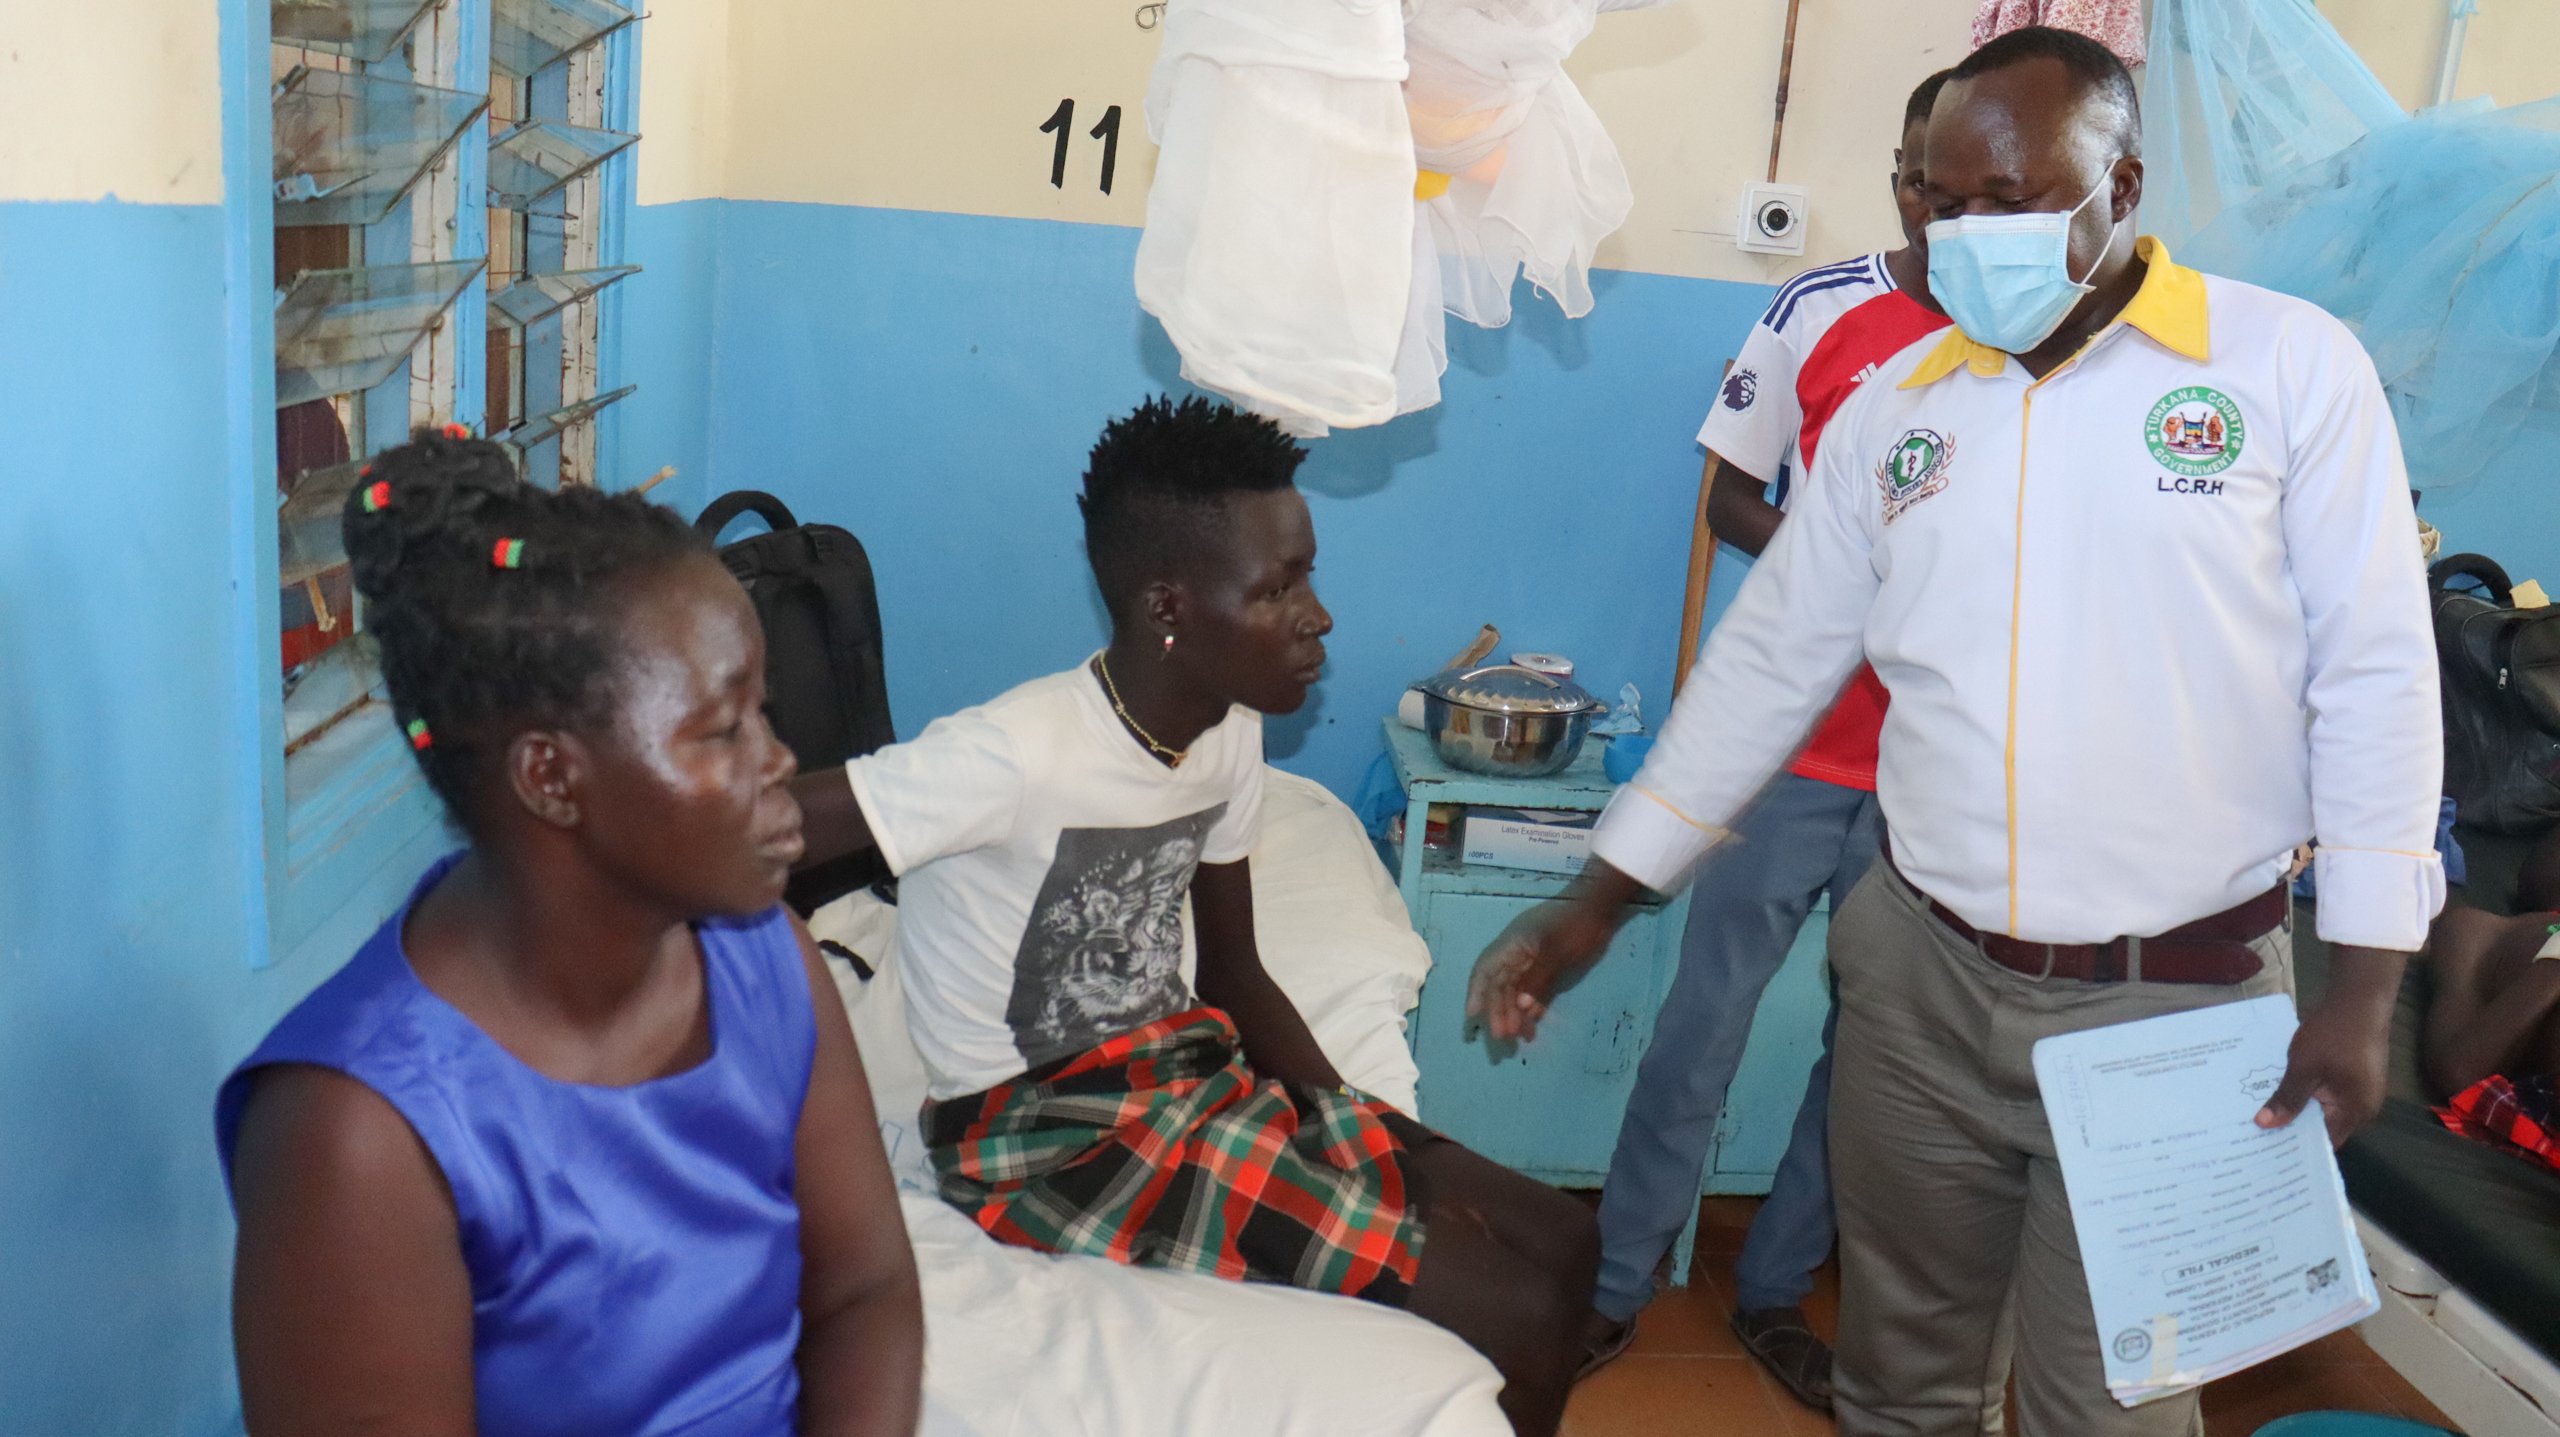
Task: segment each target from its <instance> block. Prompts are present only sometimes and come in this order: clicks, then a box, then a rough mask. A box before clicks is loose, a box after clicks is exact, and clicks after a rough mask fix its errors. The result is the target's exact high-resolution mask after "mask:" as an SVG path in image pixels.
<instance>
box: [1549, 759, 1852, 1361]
mask: <svg viewBox="0 0 2560 1437" xmlns="http://www.w3.org/2000/svg"><path fill="white" fill-rule="evenodd" d="M1882 832H1883V821H1882V819H1881V817H1880V816H1879V815H1878V813H1877V810H1876V797H1875V795H1874V794H1872V793H1866V792H1863V791H1861V790H1858V789H1854V788H1844V787H1842V786H1840V785H1839V784H1835V783H1825V782H1823V781H1822V780H1820V779H1813V778H1804V777H1801V776H1799V775H1797V774H1792V773H1782V774H1780V775H1778V777H1777V778H1776V779H1775V780H1774V781H1772V782H1771V783H1770V785H1769V787H1768V789H1767V790H1766V791H1764V792H1763V793H1762V794H1761V795H1760V797H1759V798H1758V799H1757V800H1755V801H1754V802H1753V803H1752V805H1751V807H1750V808H1749V809H1748V810H1747V811H1745V812H1744V814H1743V816H1742V818H1741V819H1740V821H1739V822H1738V823H1737V824H1736V825H1735V828H1734V836H1733V838H1731V839H1730V840H1728V841H1727V842H1725V843H1723V844H1721V845H1719V846H1718V847H1717V848H1716V849H1715V851H1714V852H1713V853H1712V854H1710V855H1709V857H1708V859H1707V861H1706V863H1705V865H1704V866H1703V867H1702V868H1701V869H1700V870H1699V872H1698V878H1697V884H1696V887H1695V888H1694V889H1693V890H1692V895H1691V897H1690V900H1689V926H1688V930H1687V931H1686V932H1685V933H1683V934H1682V935H1681V939H1680V970H1679V972H1678V973H1677V974H1676V975H1675V976H1674V977H1673V978H1672V981H1671V991H1670V993H1669V994H1668V995H1667V996H1665V997H1664V999H1663V1001H1662V1011H1661V1012H1660V1013H1659V1014H1658V1015H1656V1017H1655V1018H1654V1023H1653V1043H1652V1045H1651V1046H1650V1047H1649V1048H1647V1049H1646V1050H1645V1055H1644V1062H1643V1064H1642V1065H1641V1066H1640V1067H1638V1068H1637V1070H1636V1086H1635V1091H1634V1092H1633V1093H1632V1094H1630V1095H1629V1097H1628V1099H1627V1114H1626V1118H1625V1119H1624V1121H1623V1122H1622V1123H1621V1124H1620V1126H1619V1128H1618V1147H1617V1151H1616V1153H1615V1154H1614V1155H1613V1156H1612V1157H1611V1158H1610V1160H1609V1181H1608V1186H1607V1188H1606V1189H1605V1190H1604V1191H1603V1192H1602V1193H1601V1196H1600V1243H1601V1262H1600V1290H1599V1294H1598V1296H1597V1297H1596V1298H1595V1299H1594V1305H1595V1306H1596V1307H1598V1308H1599V1309H1600V1311H1601V1312H1602V1313H1603V1314H1604V1315H1606V1316H1608V1317H1609V1318H1611V1319H1613V1320H1617V1321H1624V1320H1625V1319H1626V1318H1628V1317H1631V1316H1633V1315H1634V1314H1635V1312H1636V1309H1638V1308H1640V1307H1642V1306H1644V1305H1645V1303H1646V1302H1648V1301H1649V1300H1651V1299H1652V1297H1653V1273H1654V1269H1655V1268H1656V1267H1657V1266H1659V1265H1660V1264H1661V1262H1662V1257H1663V1254H1664V1253H1667V1252H1669V1251H1670V1250H1671V1245H1672V1244H1673V1243H1674V1242H1676V1241H1678V1240H1679V1237H1680V1230H1681V1229H1682V1228H1684V1227H1686V1226H1687V1225H1688V1223H1689V1219H1690V1217H1691V1215H1693V1214H1694V1213H1696V1211H1697V1209H1698V1189H1699V1187H1700V1185H1701V1183H1702V1181H1703V1179H1704V1177H1705V1174H1706V1165H1707V1151H1708V1149H1709V1148H1711V1147H1713V1146H1714V1144H1715V1135H1716V1120H1717V1118H1718V1117H1719V1116H1720V1115H1721V1114H1722V1113H1723V1111H1724V1097H1725V1089H1726V1088H1727V1087H1729V1086H1730V1085H1731V1084H1732V1082H1733V1075H1734V1072H1735V1070H1736V1069H1738V1068H1740V1067H1741V1066H1742V1048H1743V1044H1744V1042H1745V1041H1746V1040H1748V1039H1749V1038H1750V1036H1751V1019H1752V1015H1753V1013H1754V1012H1755V1011H1756V1010H1757V1009H1758V1008H1759V1006H1760V993H1761V990H1762V989H1764V988H1766V987H1768V986H1769V979H1770V978H1771V977H1773V976H1775V975H1776V973H1777V971H1778V969H1779V968H1780V967H1781V966H1782V965H1784V964H1785V962H1786V959H1787V950H1788V949H1789V948H1790V947H1792V946H1793V945H1794V943H1795V940H1796V932H1797V930H1798V929H1801V928H1802V927H1803V926H1804V920H1805V918H1806V916H1807V915H1808V914H1810V913H1811V912H1812V911H1813V904H1814V900H1815V899H1817V898H1819V897H1820V896H1821V895H1822V894H1823V893H1824V892H1826V891H1828V892H1829V893H1830V894H1831V897H1832V902H1833V903H1834V904H1835V905H1836V904H1837V903H1838V902H1839V901H1840V900H1841V899H1843V898H1846V897H1847V896H1848V894H1849V890H1850V889H1852V888H1855V887H1856V886H1857V884H1858V880H1859V878H1860V877H1862V876H1864V875H1865V873H1866V871H1867V865H1868V864H1869V863H1872V862H1873V861H1874V860H1875V856H1876V852H1877V845H1878V843H1879V841H1880V838H1881V835H1882ZM1833 1016H1835V1017H1836V1013H1835V1014H1834V1015H1833ZM1832 1026H1833V1018H1832V1017H1826V1018H1825V1019H1824V1020H1823V1025H1822V1057H1821V1059H1820V1060H1819V1061H1818V1062H1816V1063H1815V1064H1814V1068H1813V1072H1812V1075H1811V1076H1810V1078H1809V1079H1808V1081H1807V1083H1806V1085H1805V1094H1804V1100H1803V1101H1802V1102H1801V1103H1799V1104H1798V1105H1797V1107H1796V1121H1795V1129H1794V1131H1793V1132H1792V1133H1791V1134H1790V1135H1789V1137H1788V1139H1787V1152H1786V1156H1785V1158H1783V1159H1782V1160H1781V1161H1780V1162H1779V1164H1778V1174H1777V1179H1776V1181H1775V1183H1774V1184H1773V1185H1772V1186H1771V1187H1770V1189H1769V1200H1768V1202H1767V1203H1766V1204H1764V1205H1763V1206H1762V1207H1761V1209H1760V1213H1759V1216H1758V1217H1757V1218H1755V1219H1754V1220H1753V1222H1752V1224H1751V1231H1750V1234H1749V1236H1747V1237H1746V1238H1745V1239H1744V1240H1743V1245H1742V1256H1741V1257H1740V1259H1739V1260H1738V1261H1737V1262H1736V1263H1735V1265H1734V1282H1735V1287H1736V1289H1737V1291H1736V1292H1735V1295H1734V1298H1735V1306H1736V1307H1737V1308H1738V1309H1740V1310H1741V1311H1745V1312H1751V1311H1757V1310H1759V1309H1761V1308H1769V1307H1787V1306H1791V1305H1794V1304H1796V1303H1800V1302H1802V1301H1803V1300H1804V1298H1805V1296H1806V1294H1808V1293H1810V1292H1812V1291H1813V1273H1814V1270H1815V1269H1816V1268H1819V1267H1820V1266H1822V1263H1823V1259H1824V1258H1826V1257H1828V1256H1829V1255H1830V1252H1831V1241H1832V1236H1833V1221H1832V1211H1831V1161H1830V1154H1829V1150H1828V1149H1829V1137H1830V1094H1831V1033H1832Z"/></svg>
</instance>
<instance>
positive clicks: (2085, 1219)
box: [2035, 994, 2379, 1407]
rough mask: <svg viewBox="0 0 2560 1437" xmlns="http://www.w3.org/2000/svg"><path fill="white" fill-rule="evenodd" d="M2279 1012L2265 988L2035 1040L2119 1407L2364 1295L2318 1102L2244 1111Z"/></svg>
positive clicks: (2251, 1357)
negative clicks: (2286, 1112)
mask: <svg viewBox="0 0 2560 1437" xmlns="http://www.w3.org/2000/svg"><path fill="white" fill-rule="evenodd" d="M2294 1027H2295V1019H2294V1010H2293V1000H2292V999H2291V998H2288V997H2285V996H2283V995H2281V994H2279V995H2276V996H2273V997H2267V998H2253V999H2250V1000H2248V1001H2246V1002H2240V1003H2225V1004H2222V1005H2220V1006H2217V1007H2211V1008H2199V1009H2196V1010H2194V1011H2193V1012H2187V1013H2177V1014H2172V1015H2171V1016H2168V1017H2165V1018H2150V1019H2145V1020H2144V1021H2142V1022H2139V1023H2123V1024H2118V1025H2117V1026H2115V1027H2111V1028H2093V1029H2091V1030H2089V1031H2087V1032H2083V1033H2072V1034H2068V1035H2065V1036H2062V1037H2056V1038H2047V1039H2045V1040H2043V1041H2042V1042H2040V1043H2038V1044H2036V1047H2035V1068H2036V1082H2037V1084H2038V1085H2039V1086H2040V1087H2041V1089H2042V1090H2043V1094H2044V1108H2045V1115H2046V1117H2047V1118H2048V1119H2049V1120H2050V1121H2051V1122H2052V1125H2053V1142H2054V1148H2055V1151H2056V1152H2057V1153H2058V1154H2059V1155H2060V1157H2061V1160H2062V1179H2063V1186H2064V1188H2065V1189H2066V1190H2067V1192H2068V1193H2069V1196H2070V1200H2071V1218H2072V1221H2073V1222H2074V1223H2075V1224H2076V1225H2077V1226H2078V1228H2079V1232H2080V1260H2081V1264H2082V1265H2083V1266H2084V1267H2085V1268H2086V1269H2087V1270H2088V1274H2089V1298H2090V1301H2091V1303H2092V1305H2093V1306H2094V1307H2095V1308H2096V1309H2097V1316H2098V1333H2099V1337H2100V1340H2101V1341H2102V1342H2104V1343H2105V1345H2106V1368H2107V1391H2108V1392H2109V1393H2110V1394H2111V1395H2113V1396H2114V1397H2115V1399H2116V1400H2117V1401H2118V1402H2121V1403H2123V1404H2124V1405H2125V1406H2127V1407H2133V1406H2138V1405H2140V1404H2141V1403H2144V1402H2148V1401H2150V1400H2151V1399H2153V1398H2155V1397H2163V1396H2166V1395H2168V1394H2169V1393H2172V1392H2179V1391H2184V1390H2185V1389H2187V1388H2190V1387H2194V1386H2197V1385H2199V1384H2201V1383H2205V1382H2210V1381H2212V1380H2213V1379H2214V1378H2217V1377H2221V1376H2224V1375H2226V1374H2229V1373H2232V1372H2237V1371H2239V1370H2241V1369H2242V1368H2245V1367H2249V1366H2253V1365H2255V1364H2257V1363H2260V1362H2264V1361H2265V1360H2267V1359H2268V1358H2270V1357H2273V1356H2275V1355H2277V1354H2278V1353H2281V1352H2286V1351H2290V1350H2291V1349H2293V1348H2296V1347H2299V1346H2301V1345H2302V1344H2304V1343H2306V1342H2310V1341H2312V1340H2313V1339H2315V1338H2319V1337H2323V1336H2326V1335H2327V1334H2329V1333H2332V1332H2335V1331H2337V1330H2338V1329H2339V1328H2341V1327H2346V1326H2349V1325H2351V1324H2353V1323H2356V1322H2360V1321H2362V1320H2364V1319H2365V1318H2367V1317H2369V1316H2371V1315H2372V1314H2373V1313H2374V1312H2375V1310H2376V1309H2377V1308H2378V1306H2379V1303H2378V1302H2377V1300H2376V1297H2375V1293H2374V1286H2373V1273H2372V1270H2371V1269H2370V1268H2369V1267H2368V1266H2367V1265H2366V1260H2365V1253H2364V1246H2363V1244H2362V1243H2361V1242H2360V1241H2358V1240H2357V1237H2356V1229H2355V1219H2354V1217H2353V1216H2352V1215H2351V1214H2350V1213H2349V1211H2348V1209H2347V1194H2346V1187H2345V1185H2344V1184H2343V1183H2342V1182H2340V1181H2339V1178H2338V1161H2337V1157H2336V1155H2335V1154H2333V1153H2331V1152H2330V1150H2329V1134H2328V1127H2327V1125H2326V1123H2325V1122H2324V1121H2323V1120H2322V1117H2321V1113H2320V1105H2319V1104H2318V1103H2317V1102H2313V1103H2311V1104H2308V1105H2307V1106H2305V1107H2304V1109H2303V1112H2302V1115H2301V1116H2300V1117H2298V1118H2296V1119H2294V1121H2293V1123H2292V1125H2291V1126H2289V1127H2283V1128H2278V1129H2275V1130H2274V1131H2266V1130H2263V1129H2261V1128H2259V1127H2258V1125H2257V1122H2256V1118H2257V1114H2258V1110H2259V1109H2260V1108H2261V1107H2264V1106H2265V1105H2266V1101H2267V1099H2268V1098H2269V1097H2271V1096H2273V1095H2274V1093H2275V1090H2276V1083H2277V1082H2278V1080H2279V1079H2281V1078H2282V1077H2283V1075H2284V1068H2285V1052H2286V1048H2287V1046H2288V1045H2289V1044H2290V1043H2291V1042H2292V1041H2293V1030H2294Z"/></svg>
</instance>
